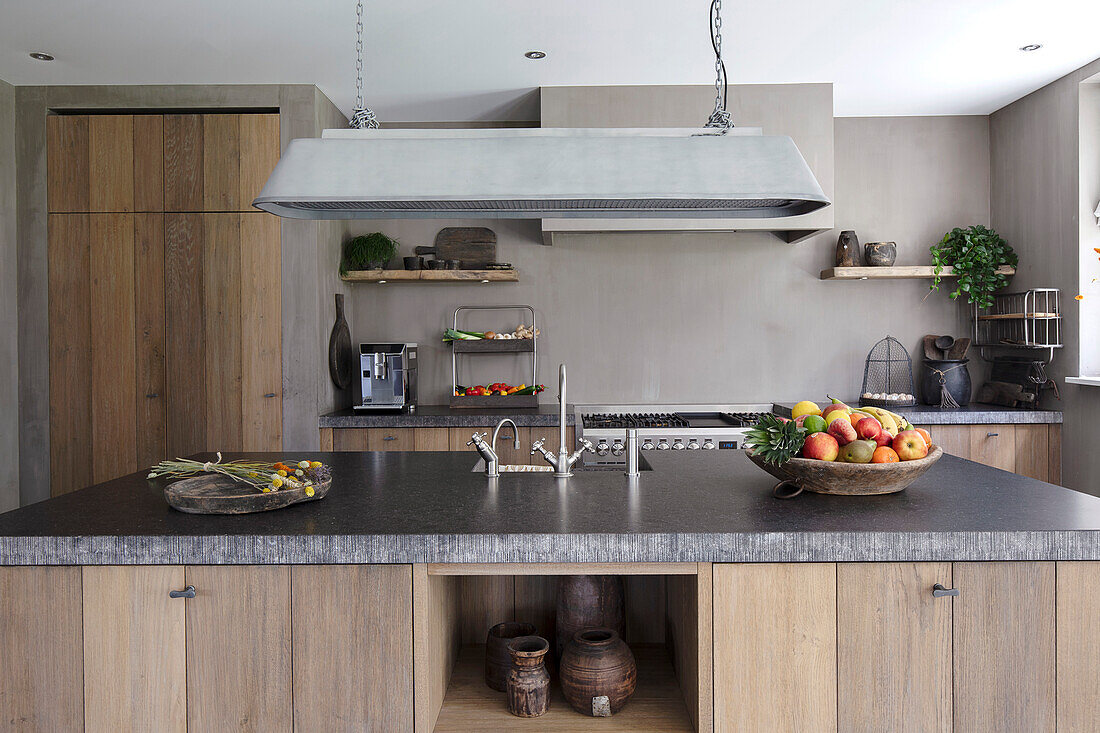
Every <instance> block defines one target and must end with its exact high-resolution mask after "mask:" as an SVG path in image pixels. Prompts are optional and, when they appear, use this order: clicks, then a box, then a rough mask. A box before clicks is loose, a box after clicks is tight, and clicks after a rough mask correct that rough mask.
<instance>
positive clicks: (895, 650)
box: [837, 562, 952, 733]
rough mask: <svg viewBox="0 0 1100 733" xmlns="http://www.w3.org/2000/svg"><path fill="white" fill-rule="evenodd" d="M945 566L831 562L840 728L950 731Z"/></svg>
mask: <svg viewBox="0 0 1100 733" xmlns="http://www.w3.org/2000/svg"><path fill="white" fill-rule="evenodd" d="M936 583H942V584H943V585H945V586H947V587H951V564H950V563H880V562H874V563H841V564H839V565H837V676H838V679H839V681H840V685H839V689H838V718H837V721H838V723H839V727H840V730H843V731H867V732H868V733H871V732H872V731H922V732H923V731H929V732H930V731H950V730H951V725H952V721H951V602H952V599H951V598H949V597H943V598H934V597H933V596H932V586H933V585H935V584H936Z"/></svg>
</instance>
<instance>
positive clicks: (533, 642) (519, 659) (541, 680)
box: [507, 636, 550, 718]
mask: <svg viewBox="0 0 1100 733" xmlns="http://www.w3.org/2000/svg"><path fill="white" fill-rule="evenodd" d="M548 651H550V642H548V641H547V640H546V639H543V638H542V637H541V636H520V637H518V638H515V639H512V640H511V641H510V642H508V652H509V653H510V654H511V657H512V668H511V669H510V670H509V671H508V687H507V689H508V712H510V713H511V714H512V715H516V716H519V717H521V718H537V717H538V716H540V715H542V714H543V713H545V712H546V711H547V710H548V709H549V708H550V673H549V672H547V671H546V665H545V664H544V661H545V659H546V652H548Z"/></svg>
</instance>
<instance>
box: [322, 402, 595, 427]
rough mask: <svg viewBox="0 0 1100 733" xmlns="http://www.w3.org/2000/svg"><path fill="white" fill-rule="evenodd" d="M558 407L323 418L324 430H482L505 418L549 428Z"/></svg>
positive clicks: (428, 408) (569, 419) (569, 420)
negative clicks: (481, 428)
mask: <svg viewBox="0 0 1100 733" xmlns="http://www.w3.org/2000/svg"><path fill="white" fill-rule="evenodd" d="M558 412H559V409H558V405H557V403H546V404H542V405H539V406H538V407H529V408H517V409H501V410H492V409H485V408H471V407H463V408H453V407H449V406H447V405H418V406H417V408H416V412H414V413H411V414H410V413H407V412H404V413H395V412H370V411H366V410H353V409H351V408H350V407H349V408H347V409H345V410H337V411H336V412H330V413H328V414H327V415H321V417H320V419H319V421H318V425H317V426H318V427H321V428H480V427H484V426H486V425H496V424H497V422H499V421H500V420H503V419H504V418H506V417H510V418H512V419H513V420H515V422H516V425H518V426H519V427H521V428H535V427H540V428H541V427H547V426H550V425H557V424H558ZM573 422H574V419H573V405H566V410H565V424H566V425H572V424H573Z"/></svg>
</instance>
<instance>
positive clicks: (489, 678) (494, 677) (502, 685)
mask: <svg viewBox="0 0 1100 733" xmlns="http://www.w3.org/2000/svg"><path fill="white" fill-rule="evenodd" d="M534 633H535V626H534V624H528V623H523V622H521V621H505V622H503V623H499V624H497V625H496V626H493V627H492V628H490V629H489V633H488V635H487V636H486V637H485V684H487V685H489V687H491V688H493V689H494V690H496V691H497V692H504V691H505V690H507V689H508V671H509V670H510V669H511V668H512V654H511V651H510V650H509V645H510V644H511V642H512V641H513V640H514V639H517V638H519V637H523V636H533V635H534Z"/></svg>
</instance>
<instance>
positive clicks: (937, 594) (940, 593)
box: [932, 583, 959, 598]
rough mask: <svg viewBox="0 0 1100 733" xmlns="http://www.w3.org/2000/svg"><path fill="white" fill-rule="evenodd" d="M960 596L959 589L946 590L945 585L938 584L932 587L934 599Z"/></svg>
mask: <svg viewBox="0 0 1100 733" xmlns="http://www.w3.org/2000/svg"><path fill="white" fill-rule="evenodd" d="M957 595H959V589H958V588H944V587H943V583H936V584H935V585H934V586H932V597H933V598H943V597H944V596H957Z"/></svg>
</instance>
